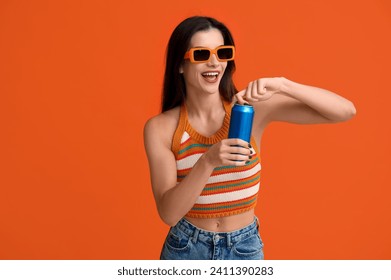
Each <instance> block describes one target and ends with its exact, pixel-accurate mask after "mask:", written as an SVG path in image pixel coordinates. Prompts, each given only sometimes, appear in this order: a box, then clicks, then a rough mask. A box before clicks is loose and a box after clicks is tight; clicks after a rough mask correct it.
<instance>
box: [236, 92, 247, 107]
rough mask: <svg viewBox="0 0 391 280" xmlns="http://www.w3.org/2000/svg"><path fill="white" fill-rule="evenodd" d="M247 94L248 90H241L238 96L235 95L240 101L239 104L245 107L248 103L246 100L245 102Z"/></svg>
mask: <svg viewBox="0 0 391 280" xmlns="http://www.w3.org/2000/svg"><path fill="white" fill-rule="evenodd" d="M245 94H246V90H245V89H244V90H241V91H239V92H238V93H237V94H235V98H236V100H237V101H238V103H239V104H241V105H243V104H244V103H247V102H246V100H244V98H243V97H244V95H245Z"/></svg>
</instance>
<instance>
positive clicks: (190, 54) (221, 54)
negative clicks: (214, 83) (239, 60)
mask: <svg viewBox="0 0 391 280" xmlns="http://www.w3.org/2000/svg"><path fill="white" fill-rule="evenodd" d="M212 54H215V55H216V57H217V60H218V61H221V62H224V61H230V60H233V59H234V58H235V47H234V46H220V47H217V48H215V49H214V50H212V49H209V48H191V49H190V50H188V51H187V52H186V53H185V56H184V59H190V62H191V63H203V62H209V61H210V58H211V57H212Z"/></svg>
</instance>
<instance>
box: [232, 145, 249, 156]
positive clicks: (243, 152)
mask: <svg viewBox="0 0 391 280" xmlns="http://www.w3.org/2000/svg"><path fill="white" fill-rule="evenodd" d="M228 152H229V153H231V154H241V155H247V156H249V155H251V153H252V152H251V150H250V148H247V147H246V148H243V147H242V146H231V147H230V149H229V150H228Z"/></svg>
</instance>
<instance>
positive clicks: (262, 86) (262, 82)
mask: <svg viewBox="0 0 391 280" xmlns="http://www.w3.org/2000/svg"><path fill="white" fill-rule="evenodd" d="M257 86H258V92H259V94H260V95H264V94H265V93H266V85H265V79H259V80H258V85H257Z"/></svg>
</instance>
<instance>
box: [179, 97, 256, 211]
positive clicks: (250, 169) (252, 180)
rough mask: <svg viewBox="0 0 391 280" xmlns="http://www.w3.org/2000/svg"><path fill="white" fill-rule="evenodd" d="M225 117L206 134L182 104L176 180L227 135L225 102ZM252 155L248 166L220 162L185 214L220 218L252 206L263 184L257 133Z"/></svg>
mask: <svg viewBox="0 0 391 280" xmlns="http://www.w3.org/2000/svg"><path fill="white" fill-rule="evenodd" d="M224 109H225V112H226V114H225V118H224V122H223V125H222V127H221V128H220V129H219V130H218V131H217V132H216V133H215V134H214V135H212V136H210V137H205V136H203V135H201V134H199V133H198V132H197V131H196V130H195V129H193V128H192V127H191V125H190V123H189V121H188V116H187V110H186V106H185V105H184V104H182V106H181V109H180V117H179V122H178V127H177V129H176V131H175V133H174V137H173V142H172V151H173V153H174V154H175V158H176V164H177V183H180V182H181V181H182V180H183V179H184V178H185V177H186V175H187V174H188V173H189V172H190V171H191V169H192V167H193V166H194V164H195V163H196V162H197V161H198V159H199V158H200V157H201V156H202V155H203V154H204V153H205V152H206V151H207V150H208V149H209V147H210V146H212V145H213V144H216V143H218V142H220V141H221V140H223V139H226V138H227V137H228V129H229V122H230V117H231V105H230V104H229V103H228V102H224ZM250 143H251V146H252V148H251V150H252V158H251V159H250V160H249V162H248V163H246V165H245V166H220V167H217V168H215V169H214V170H213V172H212V174H211V176H210V177H209V179H208V181H207V183H206V185H205V187H204V189H203V190H202V192H201V194H200V196H199V197H198V199H197V201H196V203H195V204H194V205H193V207H192V208H191V210H190V211H189V212H188V213H187V214H186V216H187V217H193V218H218V217H225V216H231V215H237V214H240V213H243V212H246V211H249V210H251V209H253V208H254V207H255V205H256V202H257V195H258V190H259V186H260V170H261V164H260V157H259V153H258V148H257V145H256V142H255V140H254V137H251V140H250Z"/></svg>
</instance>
